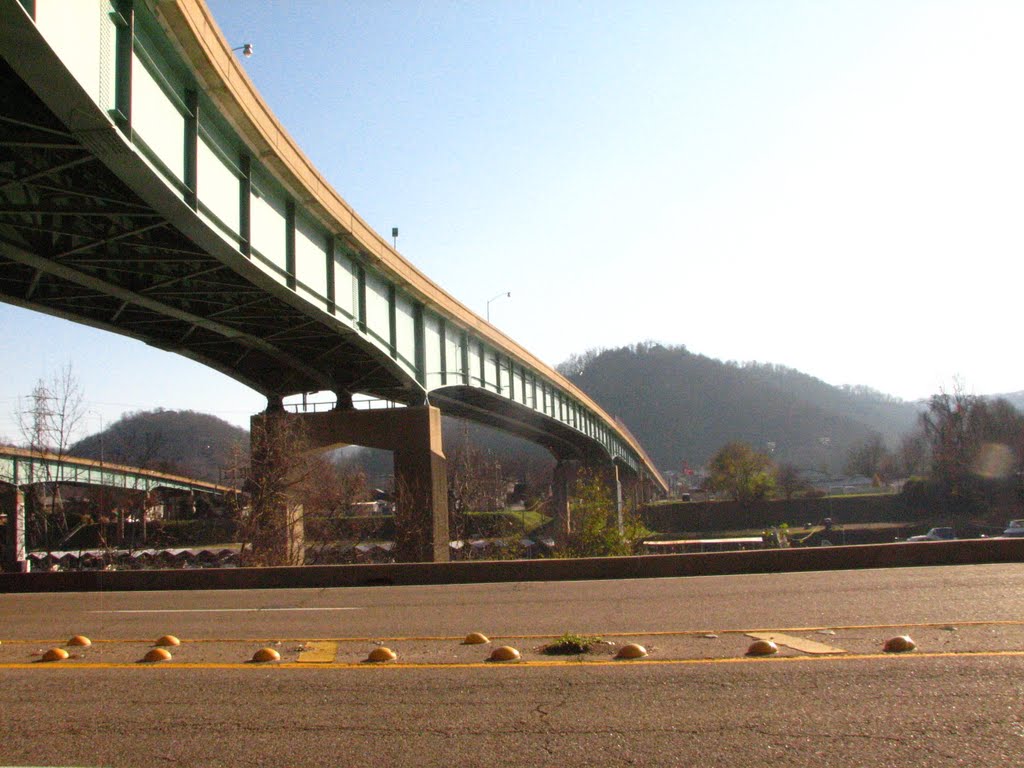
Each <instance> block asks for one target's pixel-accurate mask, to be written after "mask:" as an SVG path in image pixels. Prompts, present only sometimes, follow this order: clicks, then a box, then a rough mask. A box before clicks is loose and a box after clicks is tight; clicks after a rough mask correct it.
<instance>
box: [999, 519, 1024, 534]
mask: <svg viewBox="0 0 1024 768" xmlns="http://www.w3.org/2000/svg"><path fill="white" fill-rule="evenodd" d="M1002 538H1004V539H1019V538H1024V520H1011V521H1010V524H1009V525H1008V526H1006V530H1005V531H1003V536H1002Z"/></svg>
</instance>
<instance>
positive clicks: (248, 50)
mask: <svg viewBox="0 0 1024 768" xmlns="http://www.w3.org/2000/svg"><path fill="white" fill-rule="evenodd" d="M235 51H241V52H242V55H243V56H245V58H247V59H248V58H249V57H250V56H252V43H242V44H241V45H240V46H238V47H237V48H232V49H231V52H232V53H234V52H235Z"/></svg>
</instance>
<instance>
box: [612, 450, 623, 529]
mask: <svg viewBox="0 0 1024 768" xmlns="http://www.w3.org/2000/svg"><path fill="white" fill-rule="evenodd" d="M612 491H613V492H614V494H615V521H616V523H618V526H619V536H622V535H623V534H625V532H626V531H625V525H624V524H623V520H622V479H621V478H620V477H619V465H618V464H614V463H613V464H612Z"/></svg>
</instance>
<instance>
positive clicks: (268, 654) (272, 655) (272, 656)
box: [252, 648, 281, 662]
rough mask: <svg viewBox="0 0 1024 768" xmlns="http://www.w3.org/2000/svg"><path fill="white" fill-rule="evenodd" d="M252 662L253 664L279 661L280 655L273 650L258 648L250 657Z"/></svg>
mask: <svg viewBox="0 0 1024 768" xmlns="http://www.w3.org/2000/svg"><path fill="white" fill-rule="evenodd" d="M252 660H253V661H255V662H264V661H280V660H281V654H280V653H278V652H277V651H275V650H274V649H273V648H260V649H259V650H258V651H256V653H254V654H253V655H252Z"/></svg>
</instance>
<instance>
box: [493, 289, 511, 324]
mask: <svg viewBox="0 0 1024 768" xmlns="http://www.w3.org/2000/svg"><path fill="white" fill-rule="evenodd" d="M511 298H512V291H502V292H501V293H499V294H497V295H495V296H492V297H491V298H489V299H488V300H487V322H488V323H489V322H491V302H492V301H497V300H498V299H511Z"/></svg>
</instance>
